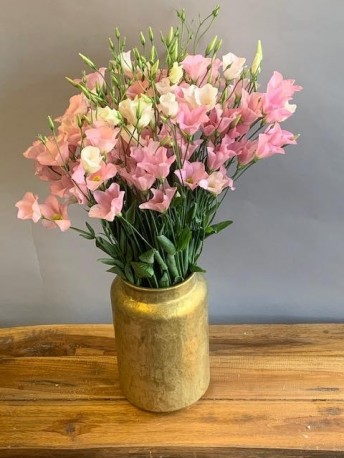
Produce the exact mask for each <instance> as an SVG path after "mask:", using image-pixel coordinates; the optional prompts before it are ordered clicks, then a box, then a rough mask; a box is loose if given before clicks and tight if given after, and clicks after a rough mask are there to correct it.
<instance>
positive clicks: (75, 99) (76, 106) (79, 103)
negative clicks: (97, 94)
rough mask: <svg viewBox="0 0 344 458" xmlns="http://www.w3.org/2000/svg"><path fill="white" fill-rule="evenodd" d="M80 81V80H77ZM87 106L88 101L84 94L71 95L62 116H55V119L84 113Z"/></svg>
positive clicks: (73, 116)
mask: <svg viewBox="0 0 344 458" xmlns="http://www.w3.org/2000/svg"><path fill="white" fill-rule="evenodd" d="M78 81H81V80H78ZM88 108H89V101H88V100H87V98H86V97H85V96H84V94H77V95H73V96H72V97H71V98H70V99H69V106H68V108H67V110H66V111H65V112H64V113H63V115H62V116H60V117H59V118H56V119H55V120H56V121H59V122H62V120H63V119H64V118H76V116H77V115H80V116H82V115H84V114H86V113H87V110H88Z"/></svg>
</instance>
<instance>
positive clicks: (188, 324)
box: [111, 273, 209, 412]
mask: <svg viewBox="0 0 344 458" xmlns="http://www.w3.org/2000/svg"><path fill="white" fill-rule="evenodd" d="M111 302H112V310H113V317H114V326H115V339H116V350H117V359H118V371H119V381H120V387H121V389H122V392H123V394H124V395H125V397H126V398H127V399H128V400H129V401H130V402H131V403H132V404H134V405H136V406H137V407H140V408H142V409H145V410H149V411H153V412H170V411H174V410H178V409H181V408H183V407H186V406H188V405H190V404H193V403H194V402H196V401H197V400H198V399H199V398H200V397H201V396H202V395H203V394H204V393H205V391H206V389H207V388H208V385H209V335H208V301H207V285H206V281H205V279H204V277H203V275H202V274H199V273H195V274H193V275H192V276H191V277H189V279H187V280H186V281H185V282H183V283H181V284H179V285H176V286H173V287H171V288H161V289H153V288H152V289H151V288H140V287H136V286H134V285H131V284H129V283H127V282H125V281H123V280H122V279H121V278H119V277H117V278H115V280H114V282H113V283H112V286H111Z"/></svg>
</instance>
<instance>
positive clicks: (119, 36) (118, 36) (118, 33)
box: [115, 27, 121, 40]
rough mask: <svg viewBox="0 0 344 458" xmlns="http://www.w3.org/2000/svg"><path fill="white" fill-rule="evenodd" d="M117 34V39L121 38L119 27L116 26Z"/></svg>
mask: <svg viewBox="0 0 344 458" xmlns="http://www.w3.org/2000/svg"><path fill="white" fill-rule="evenodd" d="M115 36H116V38H117V40H119V39H120V38H121V32H120V31H119V28H118V27H116V28H115Z"/></svg>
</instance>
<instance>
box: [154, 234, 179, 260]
mask: <svg viewBox="0 0 344 458" xmlns="http://www.w3.org/2000/svg"><path fill="white" fill-rule="evenodd" d="M157 239H158V242H159V244H160V246H161V248H162V249H163V250H164V251H166V253H167V254H170V255H173V254H175V252H176V251H177V250H176V247H175V246H174V244H173V243H172V242H171V240H170V239H168V238H167V237H165V236H164V235H158V236H157Z"/></svg>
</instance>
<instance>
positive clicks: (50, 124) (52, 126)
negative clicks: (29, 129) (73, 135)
mask: <svg viewBox="0 0 344 458" xmlns="http://www.w3.org/2000/svg"><path fill="white" fill-rule="evenodd" d="M48 123H49V127H50V129H51V130H52V131H54V130H55V124H54V121H53V120H52V119H51V116H48Z"/></svg>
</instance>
